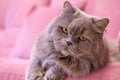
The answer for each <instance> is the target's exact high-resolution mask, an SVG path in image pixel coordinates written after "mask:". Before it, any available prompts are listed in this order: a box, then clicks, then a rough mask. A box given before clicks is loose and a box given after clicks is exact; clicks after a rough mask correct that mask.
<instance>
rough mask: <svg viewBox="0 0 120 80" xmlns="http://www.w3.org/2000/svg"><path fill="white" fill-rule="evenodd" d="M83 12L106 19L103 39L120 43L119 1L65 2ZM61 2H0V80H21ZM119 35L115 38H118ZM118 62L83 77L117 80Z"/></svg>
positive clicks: (73, 79)
mask: <svg viewBox="0 0 120 80" xmlns="http://www.w3.org/2000/svg"><path fill="white" fill-rule="evenodd" d="M69 1H70V2H72V4H73V5H76V6H77V7H78V8H80V9H82V10H84V11H85V12H87V13H89V14H92V15H96V16H100V17H108V18H109V19H110V24H109V25H108V27H107V29H106V30H107V33H106V34H107V36H108V37H110V38H112V39H117V40H119V43H120V33H119V35H118V32H119V30H120V22H119V21H120V17H119V16H120V5H119V3H120V0H69ZM63 2H64V0H0V80H24V77H25V71H26V69H27V66H28V65H29V58H30V50H31V47H32V45H33V43H34V40H35V39H36V37H37V36H38V35H39V34H40V33H42V31H43V30H44V29H45V27H46V26H47V24H48V23H49V22H50V21H51V19H53V18H54V17H55V16H56V15H58V14H59V12H60V10H61V9H62V5H63ZM118 36H119V37H118ZM119 70H120V63H110V64H108V65H107V66H106V67H104V68H102V69H101V70H98V71H95V72H93V73H92V74H90V75H88V76H87V77H83V78H67V79H66V80H120V71H119Z"/></svg>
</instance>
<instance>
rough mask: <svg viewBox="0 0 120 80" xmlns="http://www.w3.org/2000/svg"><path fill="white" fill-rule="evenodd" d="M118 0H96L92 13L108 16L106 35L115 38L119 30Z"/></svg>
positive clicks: (119, 6)
mask: <svg viewBox="0 0 120 80" xmlns="http://www.w3.org/2000/svg"><path fill="white" fill-rule="evenodd" d="M119 3H120V0H116V1H114V0H96V3H95V5H94V10H93V12H92V15H95V16H99V17H108V18H109V19H110V23H109V25H108V27H107V35H108V36H109V37H110V38H114V39H116V38H117V35H118V32H119V30H120V22H119V21H120V4H119Z"/></svg>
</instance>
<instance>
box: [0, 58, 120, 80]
mask: <svg viewBox="0 0 120 80" xmlns="http://www.w3.org/2000/svg"><path fill="white" fill-rule="evenodd" d="M11 63H12V64H11ZM28 65H29V61H28V60H24V59H11V58H0V68H2V69H0V80H24V78H25V71H26V69H27V66H28ZM119 66H120V63H112V64H108V65H107V66H106V67H104V68H102V69H101V70H98V71H96V72H93V73H92V74H91V75H88V76H87V77H83V78H67V79H66V80H119V79H120V67H119Z"/></svg>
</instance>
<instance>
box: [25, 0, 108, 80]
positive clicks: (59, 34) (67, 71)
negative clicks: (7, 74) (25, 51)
mask: <svg viewBox="0 0 120 80" xmlns="http://www.w3.org/2000/svg"><path fill="white" fill-rule="evenodd" d="M108 23H109V20H108V19H107V18H102V19H100V18H97V17H94V16H90V15H88V14H86V13H84V12H82V11H80V10H78V9H77V8H75V7H73V6H72V5H71V4H70V3H69V2H68V1H65V3H64V7H63V10H62V12H61V13H60V15H59V16H57V17H56V18H55V19H54V20H53V21H52V22H51V23H50V24H49V27H48V29H47V30H46V31H45V32H44V33H43V34H42V35H41V36H40V37H39V38H38V39H37V41H36V43H35V45H34V47H33V50H32V55H31V64H30V66H29V68H28V71H27V74H26V80H64V79H65V77H66V76H72V77H79V76H86V75H87V74H89V73H91V72H92V71H94V70H97V69H99V68H101V67H103V66H105V65H106V64H107V63H108V62H109V54H108V52H109V51H108V47H107V46H106V45H105V43H104V40H103V33H104V30H105V28H106V26H107V24H108ZM62 28H66V29H67V33H64V32H63V31H62ZM80 36H84V37H85V38H86V39H85V40H80V39H79V38H80ZM68 42H69V43H68Z"/></svg>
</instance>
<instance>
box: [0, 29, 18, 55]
mask: <svg viewBox="0 0 120 80" xmlns="http://www.w3.org/2000/svg"><path fill="white" fill-rule="evenodd" d="M19 32H20V29H19V28H16V29H15V28H14V29H10V30H9V32H7V31H5V30H2V31H1V32H0V57H3V56H6V57H7V56H10V53H11V51H12V49H13V47H14V45H15V42H16V39H17V35H18V34H19Z"/></svg>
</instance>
